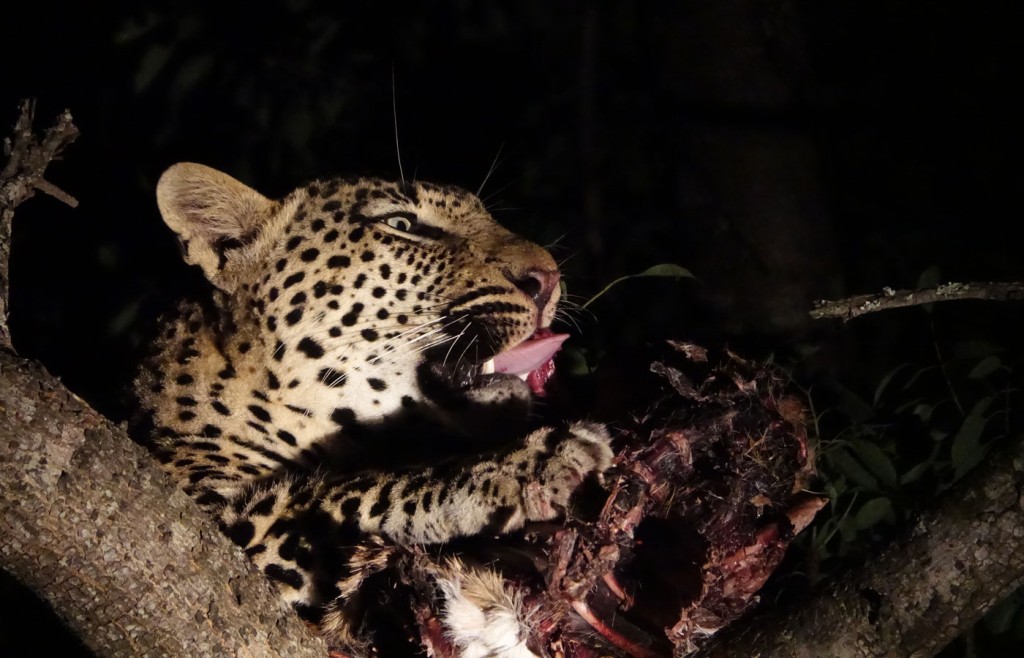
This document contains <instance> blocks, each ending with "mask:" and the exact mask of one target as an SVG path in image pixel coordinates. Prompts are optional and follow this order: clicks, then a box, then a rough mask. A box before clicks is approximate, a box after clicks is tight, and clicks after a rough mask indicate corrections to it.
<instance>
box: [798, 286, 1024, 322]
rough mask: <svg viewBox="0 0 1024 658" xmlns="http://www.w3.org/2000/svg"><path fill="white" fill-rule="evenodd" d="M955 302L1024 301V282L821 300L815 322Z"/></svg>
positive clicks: (814, 311)
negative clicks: (961, 300) (979, 300)
mask: <svg viewBox="0 0 1024 658" xmlns="http://www.w3.org/2000/svg"><path fill="white" fill-rule="evenodd" d="M955 299H987V300H995V301H1022V300H1024V283H1021V282H1008V283H1003V282H988V283H977V282H975V283H946V284H943V285H941V286H936V287H935V288H925V289H923V290H893V289H892V288H885V289H883V290H882V292H881V293H879V294H875V295H857V296H856V297H848V298H846V299H839V300H836V301H830V300H824V299H823V300H818V301H816V302H814V307H815V308H814V310H813V311H811V317H812V318H814V319H815V320H821V319H824V318H842V319H843V320H852V319H853V318H855V317H858V316H861V315H866V314H868V313H874V312H876V311H884V310H886V309H890V308H902V307H904V306H919V305H921V304H932V303H934V302H946V301H952V300H955Z"/></svg>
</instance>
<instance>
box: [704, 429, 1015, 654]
mask: <svg viewBox="0 0 1024 658" xmlns="http://www.w3.org/2000/svg"><path fill="white" fill-rule="evenodd" d="M1021 491H1024V440H1020V439H1018V440H1017V441H1016V442H1015V443H1014V444H1012V445H1008V446H1005V447H1004V449H1003V450H1002V454H993V455H992V456H991V457H990V458H989V459H988V461H987V463H986V464H985V465H984V466H982V467H979V468H977V469H976V470H975V472H974V473H973V474H972V475H970V476H968V478H967V479H965V480H964V481H963V482H962V483H961V484H960V485H958V486H957V487H955V488H954V489H953V490H951V491H950V492H949V494H948V495H947V496H946V497H945V498H944V502H943V504H942V505H941V507H939V508H938V509H937V510H934V511H932V512H930V513H926V514H925V515H923V516H922V517H921V518H920V520H919V521H918V522H917V524H916V525H915V526H914V528H913V531H912V536H911V537H910V538H909V539H908V540H907V541H905V542H904V543H901V544H899V545H896V546H893V547H891V548H890V549H888V550H887V551H885V552H884V553H883V554H882V555H881V556H880V557H879V558H878V559H876V560H873V561H871V562H869V563H868V564H867V565H865V567H864V568H863V569H862V570H861V571H860V572H857V573H853V574H850V575H849V576H848V577H846V578H844V579H843V580H841V581H840V582H839V583H838V584H836V585H835V586H834V587H832V588H831V589H829V590H828V591H826V592H824V593H822V594H821V595H819V596H817V597H815V598H814V599H812V600H811V601H808V602H807V603H806V604H805V605H803V606H802V607H801V609H800V610H799V611H797V612H796V613H795V614H791V611H773V612H772V613H771V614H768V615H763V616H761V617H758V618H755V619H751V620H748V623H746V624H738V625H737V627H735V628H734V629H732V631H731V632H726V633H723V634H722V636H720V637H719V638H716V642H715V645H714V647H713V648H712V649H711V650H708V651H706V652H705V653H704V654H702V655H704V656H713V657H714V658H726V657H732V656H737V657H738V656H751V655H760V656H766V657H767V656H784V657H787V658H798V657H799V658H812V657H813V658H817V657H818V656H835V657H836V658H865V657H869V656H870V657H874V656H931V655H934V654H936V653H937V652H938V651H939V650H940V649H942V647H944V646H946V645H947V644H949V642H951V641H952V640H953V639H954V638H956V637H957V636H958V635H960V634H961V633H963V632H964V631H965V630H967V629H968V628H970V626H971V625H972V624H974V623H975V622H976V621H977V620H978V619H979V618H980V617H981V616H982V615H983V614H984V612H985V611H986V610H987V609H988V608H990V607H991V606H993V605H994V604H995V603H997V602H998V601H1000V600H1001V599H1003V598H1005V597H1006V596H1008V595H1009V594H1010V593H1011V592H1012V591H1014V590H1015V589H1016V588H1018V587H1020V586H1021V585H1022V584H1024V506H1022V504H1021V501H1022V499H1021Z"/></svg>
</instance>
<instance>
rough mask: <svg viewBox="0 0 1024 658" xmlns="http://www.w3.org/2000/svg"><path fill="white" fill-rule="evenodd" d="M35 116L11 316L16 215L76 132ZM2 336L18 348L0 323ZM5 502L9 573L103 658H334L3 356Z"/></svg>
mask: <svg viewBox="0 0 1024 658" xmlns="http://www.w3.org/2000/svg"><path fill="white" fill-rule="evenodd" d="M31 115H32V106H31V104H29V103H25V104H23V105H22V113H21V117H20V118H19V120H18V124H17V126H16V127H15V135H14V137H13V138H11V139H9V140H6V142H5V151H6V152H7V154H8V155H9V156H10V159H9V161H8V163H7V165H6V167H4V169H3V171H2V172H0V203H2V210H3V215H2V218H0V286H3V289H2V290H0V293H2V303H3V306H2V308H3V310H6V299H7V295H6V293H7V281H8V280H7V257H8V255H9V249H10V241H9V238H10V221H11V219H12V217H13V214H14V208H15V207H16V206H17V205H18V204H20V203H21V202H23V201H24V200H26V199H28V198H30V197H31V196H32V195H33V194H34V191H35V190H37V189H39V190H43V191H47V192H52V190H50V189H47V188H49V187H52V186H49V184H47V183H46V182H45V181H44V180H43V179H42V173H43V172H44V171H45V169H46V166H47V164H48V163H49V161H50V159H52V158H53V157H55V156H56V155H57V154H58V153H59V152H60V150H61V149H62V148H63V146H64V145H66V144H67V143H68V142H69V141H70V140H71V139H72V138H73V136H74V135H75V134H77V130H76V129H75V128H74V126H73V125H72V124H71V123H70V121H71V117H70V115H69V114H68V113H66V112H65V113H64V115H63V116H62V117H61V119H60V120H59V121H58V123H57V126H55V127H54V128H51V129H50V130H49V131H48V132H47V133H46V135H45V136H44V137H43V139H42V140H38V139H36V137H34V136H33V135H32V133H31ZM53 189H56V188H53ZM0 340H4V341H9V334H8V332H7V326H6V315H4V314H2V313H0ZM4 346H6V347H8V348H9V347H10V344H9V342H7V343H5V345H4ZM0 500H2V501H3V505H0V566H2V567H3V569H4V570H5V571H7V572H8V573H10V574H11V575H12V576H14V577H15V578H16V579H18V580H19V581H21V582H22V583H24V584H25V585H26V586H27V587H29V588H30V589H32V590H33V591H34V592H36V593H37V594H38V595H39V596H40V597H41V598H43V599H44V600H46V601H47V602H48V603H49V604H50V606H51V607H52V608H53V609H54V611H55V612H56V613H57V615H58V616H59V617H60V618H61V619H62V620H64V622H65V623H66V624H67V625H68V626H69V627H70V628H71V630H72V631H73V632H75V633H76V634H77V635H78V636H79V637H80V638H81V640H82V641H83V642H84V643H85V645H86V646H87V647H89V648H90V649H91V650H92V651H93V652H94V653H95V654H96V655H97V656H100V657H106V656H142V655H148V656H175V657H177V656H239V657H246V658H261V657H264V656H265V657H267V658H271V657H274V656H289V657H291V656H298V657H307V656H309V657H314V656H315V657H317V658H323V656H325V655H326V654H327V650H326V647H325V646H324V644H323V643H322V642H321V641H319V640H317V639H316V638H314V637H312V635H311V634H310V633H309V632H308V631H307V630H306V628H305V626H304V625H303V623H302V622H301V621H300V620H299V618H298V617H297V616H296V615H295V614H294V613H293V612H292V610H291V609H290V608H289V607H288V606H286V605H285V604H284V603H282V602H281V600H280V598H279V597H278V596H277V595H276V594H275V593H274V592H273V591H272V588H271V586H270V583H269V582H268V581H267V580H266V578H264V577H263V575H262V574H260V573H258V572H257V571H256V570H255V569H254V568H253V566H252V565H251V563H250V562H249V561H248V560H247V559H246V558H245V556H244V555H243V554H242V553H241V552H240V551H239V550H238V549H237V548H235V547H234V546H232V545H231V544H230V542H228V540H227V539H226V538H225V537H224V536H223V535H222V534H221V533H220V532H219V531H218V530H217V528H216V527H215V525H214V524H213V522H212V521H211V520H210V519H208V518H206V517H205V516H204V515H203V514H202V512H201V511H200V510H199V509H198V508H197V507H196V506H195V505H194V504H193V503H192V501H191V500H189V499H188V498H187V497H186V496H185V495H184V494H183V493H181V492H180V491H178V490H177V489H176V488H175V487H174V486H173V485H172V484H171V482H170V481H169V480H168V479H167V477H166V476H165V475H164V473H163V472H162V471H161V470H160V469H159V467H158V465H157V463H156V460H154V459H153V458H152V457H150V456H149V455H148V454H147V453H146V451H145V450H144V449H142V448H141V447H140V446H138V445H136V444H134V443H132V442H131V441H130V440H129V439H128V437H127V436H126V435H125V434H124V431H123V430H122V429H121V428H119V427H116V426H114V425H113V424H112V423H110V421H108V420H106V419H105V418H103V417H102V416H101V415H100V414H98V413H97V412H95V411H94V410H92V409H91V408H89V406H88V405H87V404H86V403H85V402H83V401H82V400H81V399H79V398H78V397H77V396H75V395H74V394H73V393H71V392H70V391H68V390H67V389H65V388H64V387H63V386H62V385H61V383H60V382H59V381H58V380H57V379H55V378H54V377H52V376H51V375H49V373H47V372H46V371H45V370H44V369H43V368H42V367H41V366H39V365H38V364H35V363H32V362H29V361H26V360H23V359H20V358H18V357H16V356H15V355H13V354H12V353H11V352H10V351H9V350H3V349H0Z"/></svg>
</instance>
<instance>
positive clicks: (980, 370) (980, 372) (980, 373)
mask: <svg viewBox="0 0 1024 658" xmlns="http://www.w3.org/2000/svg"><path fill="white" fill-rule="evenodd" d="M1002 367H1003V361H1002V359H1000V358H999V357H998V356H986V357H985V358H984V359H982V360H981V361H978V365H976V366H974V368H972V369H971V372H970V374H968V375H967V378H968V379H984V378H985V377H988V376H989V375H991V374H992V373H994V372H995V371H996V370H999V369H1000V368H1002Z"/></svg>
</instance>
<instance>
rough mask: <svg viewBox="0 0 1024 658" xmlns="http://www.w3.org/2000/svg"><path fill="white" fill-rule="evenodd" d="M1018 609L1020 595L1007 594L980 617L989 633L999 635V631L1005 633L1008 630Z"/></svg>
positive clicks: (1019, 606) (1019, 607)
mask: <svg viewBox="0 0 1024 658" xmlns="http://www.w3.org/2000/svg"><path fill="white" fill-rule="evenodd" d="M1020 611H1021V600H1020V597H1018V596H1008V597H1006V598H1005V599H1003V600H1002V601H1000V602H999V603H997V604H996V605H995V606H994V607H993V608H992V609H990V610H989V611H988V612H986V613H985V616H984V617H982V619H983V620H984V622H985V627H986V628H987V629H988V630H989V632H990V633H992V634H993V635H999V634H1000V633H1005V632H1006V631H1008V630H1010V627H1011V625H1012V624H1013V620H1014V619H1015V618H1016V617H1017V614H1018V613H1019V612H1020Z"/></svg>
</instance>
